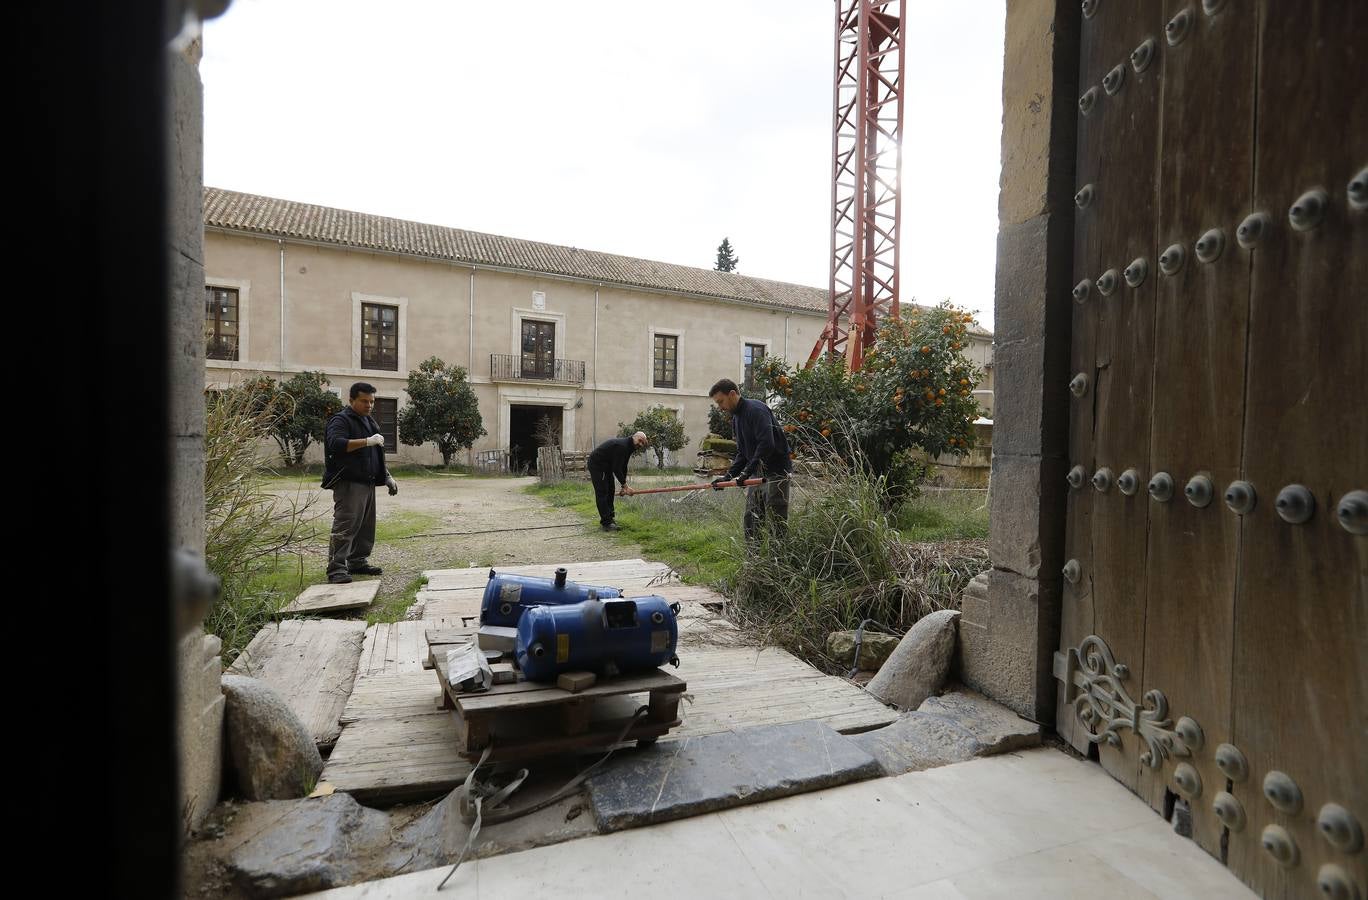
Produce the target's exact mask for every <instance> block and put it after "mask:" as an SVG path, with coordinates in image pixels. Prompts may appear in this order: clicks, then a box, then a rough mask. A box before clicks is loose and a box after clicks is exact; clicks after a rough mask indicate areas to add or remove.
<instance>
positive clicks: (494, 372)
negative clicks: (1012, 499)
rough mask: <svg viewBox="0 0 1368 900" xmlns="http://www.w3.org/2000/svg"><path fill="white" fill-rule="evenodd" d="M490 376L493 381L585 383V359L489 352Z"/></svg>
mask: <svg viewBox="0 0 1368 900" xmlns="http://www.w3.org/2000/svg"><path fill="white" fill-rule="evenodd" d="M489 377H490V380H492V381H543V382H548V383H550V384H584V360H582V359H551V358H550V357H544V356H535V357H534V356H519V355H518V354H516V353H491V354H489Z"/></svg>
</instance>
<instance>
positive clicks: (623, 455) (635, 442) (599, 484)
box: [587, 431, 646, 531]
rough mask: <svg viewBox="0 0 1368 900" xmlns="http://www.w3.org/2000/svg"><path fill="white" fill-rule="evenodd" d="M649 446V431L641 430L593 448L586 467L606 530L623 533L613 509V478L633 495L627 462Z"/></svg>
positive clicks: (595, 501)
mask: <svg viewBox="0 0 1368 900" xmlns="http://www.w3.org/2000/svg"><path fill="white" fill-rule="evenodd" d="M645 446H646V432H644V431H638V432H637V433H636V434H634V435H632V436H631V437H619V438H609V439H608V440H606V441H604V442H603V443H602V444H599V445H598V446H597V447H595V448H594V452H592V453H590V454H589V459H588V463H587V467H588V469H589V480H590V481H591V482H593V485H594V503H595V504H596V505H597V506H598V514H599V526H600V527H601V528H602V529H603V530H604V531H621V530H622V526H620V525H618V523H617V521H616V513H615V512H614V510H613V479H614V478H615V477H616V478H617V480H618V481H619V482H620V483H621V484H622V493H623V494H630V493H631V489H630V488H628V487H627V461H628V460H630V459H631V458H632V454H633V453H637V452H639V451H640V450H642V449H643V448H645Z"/></svg>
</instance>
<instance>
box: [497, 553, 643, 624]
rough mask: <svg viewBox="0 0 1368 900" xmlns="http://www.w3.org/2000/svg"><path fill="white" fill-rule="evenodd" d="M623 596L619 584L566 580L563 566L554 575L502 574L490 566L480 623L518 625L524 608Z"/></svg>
mask: <svg viewBox="0 0 1368 900" xmlns="http://www.w3.org/2000/svg"><path fill="white" fill-rule="evenodd" d="M621 596H622V591H620V590H618V589H617V588H612V587H604V586H602V585H597V584H577V583H576V582H573V581H567V580H566V577H565V569H564V568H560V569H557V570H556V576H555V577H554V578H536V577H533V576H531V575H500V574H498V573H497V572H495V571H494V570H493V569H490V570H489V582H488V583H487V584H486V585H485V591H484V598H483V599H482V600H481V601H480V624H481V625H501V626H504V627H507V628H515V627H517V624H518V620H519V619H521V618H522V614H523V610H525V609H528V608H530V607H533V606H548V605H560V604H564V603H579V602H581V601H583V600H588V599H590V598H591V597H621Z"/></svg>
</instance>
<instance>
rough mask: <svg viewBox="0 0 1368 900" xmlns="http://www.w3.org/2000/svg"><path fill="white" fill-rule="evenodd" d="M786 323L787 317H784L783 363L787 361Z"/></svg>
mask: <svg viewBox="0 0 1368 900" xmlns="http://www.w3.org/2000/svg"><path fill="white" fill-rule="evenodd" d="M788 323H789V317H788V316H784V362H788V361H789V357H788Z"/></svg>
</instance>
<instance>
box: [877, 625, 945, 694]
mask: <svg viewBox="0 0 1368 900" xmlns="http://www.w3.org/2000/svg"><path fill="white" fill-rule="evenodd" d="M959 616H960V614H959V610H954V609H942V610H937V611H936V612H933V613H931V614H929V615H926V616H923V617H922V618H921V620H920V621H918V622H917V624H915V625H913V626H912V628H911V630H909V631H908V632H907V634H905V635H903V638H902V640H901V641H899V642H898V646H897V648H896V649H895V650H894V651H893V655H892V656H890V657H889V658H888V661H887V662H886V663H884V664H883V667H882V668H880V669H879V674H877V675H875V676H874V678H873V679H872V680H871V681H870V682H869V686H868V688H867V690H868V691H869V693H870V694H872V695H873V696H875V697H877V698H878V699H879V700H882V701H883V702H884V703H887V704H889V705H891V706H896V707H897V708H898V709H916V708H917V707H918V706H921V704H922V702H923V701H924V700H926V698H927V697H929V696H931V695H932V694H934V693H935V692H936V691H938V690H940V687H941V685H943V684H944V683H945V679H946V677H947V676H948V674H949V672H950V660H951V658H952V657H953V656H954V654H955V635H956V631H957V629H956V623H957V620H958V619H959Z"/></svg>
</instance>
